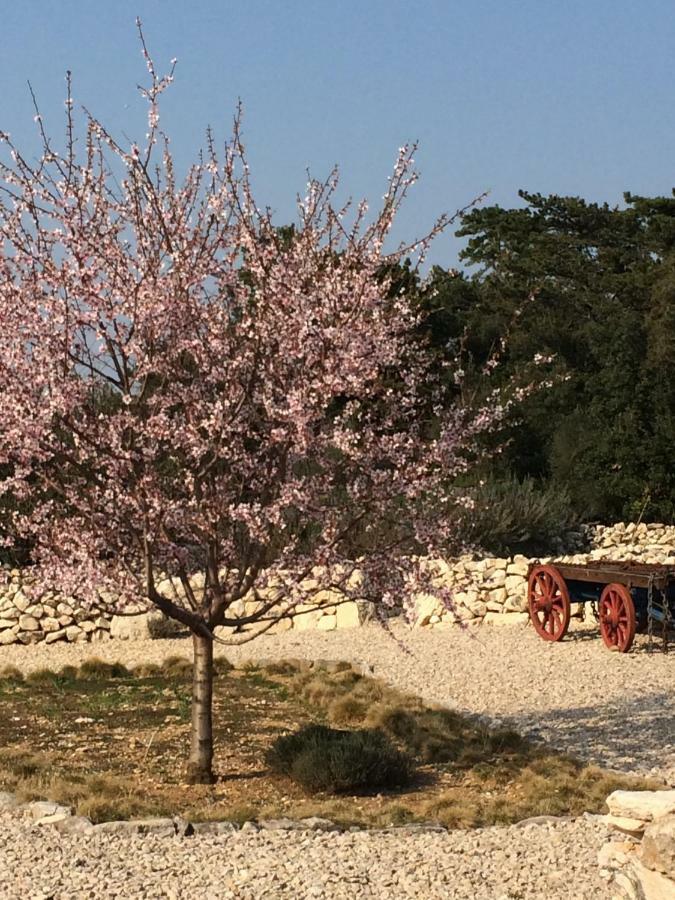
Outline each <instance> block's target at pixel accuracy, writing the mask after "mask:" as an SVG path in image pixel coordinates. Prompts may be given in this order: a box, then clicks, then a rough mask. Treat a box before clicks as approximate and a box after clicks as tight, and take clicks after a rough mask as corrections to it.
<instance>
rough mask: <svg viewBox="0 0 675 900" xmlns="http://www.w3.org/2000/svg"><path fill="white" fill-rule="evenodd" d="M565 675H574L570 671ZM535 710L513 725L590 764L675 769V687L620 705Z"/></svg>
mask: <svg viewBox="0 0 675 900" xmlns="http://www.w3.org/2000/svg"><path fill="white" fill-rule="evenodd" d="M570 677H573V675H572V674H571V675H570ZM597 690H598V703H597V705H595V706H581V707H572V708H570V709H552V710H548V711H546V710H539V711H537V713H536V714H532V715H530V714H523V715H519V716H514V717H512V718H510V719H509V722H510V723H511V724H512V725H513V726H514V727H516V728H519V729H521V730H525V731H527V732H529V733H534V734H535V735H539V736H541V737H542V738H544V739H545V740H547V741H549V742H550V743H551V744H553V746H555V747H557V748H559V749H560V750H564V751H566V752H568V753H571V754H574V755H576V756H579V757H582V758H584V759H587V760H589V761H591V762H594V763H597V764H599V765H603V766H609V767H611V768H615V769H621V770H623V771H626V772H636V771H643V772H644V771H646V770H649V769H658V770H659V771H660V772H662V773H663V774H664V775H665V774H666V773H667V772H668V771H669V770H670V772H671V778H672V777H673V773H674V772H675V724H674V723H675V690H671V691H667V690H666V691H661V692H659V693H653V694H646V695H643V696H642V697H640V698H639V700H635V699H631V700H628V699H627V700H626V701H625V703H622V704H621V705H616V704H613V705H610V704H608V703H603V701H602V683H598V685H597Z"/></svg>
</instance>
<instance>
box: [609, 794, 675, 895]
mask: <svg viewBox="0 0 675 900" xmlns="http://www.w3.org/2000/svg"><path fill="white" fill-rule="evenodd" d="M607 806H608V808H609V814H608V815H606V816H604V819H603V821H604V822H605V824H606V825H608V826H609V828H610V829H611V830H612V832H613V836H614V840H611V841H610V842H609V843H607V844H605V845H604V846H603V847H602V848H601V849H600V852H599V853H598V863H599V865H600V874H601V876H602V877H603V878H605V880H606V881H608V882H609V883H610V884H611V885H612V886H614V887H616V888H618V889H619V890H621V892H622V896H624V897H626V898H628V900H672V898H675V790H671V791H614V793H612V794H610V795H609V797H608V798H607Z"/></svg>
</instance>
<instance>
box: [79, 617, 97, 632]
mask: <svg viewBox="0 0 675 900" xmlns="http://www.w3.org/2000/svg"><path fill="white" fill-rule="evenodd" d="M80 628H81V629H82V631H84V632H86V633H87V634H89V633H90V632H92V631H96V625H94V623H93V622H92V621H91V620H89V619H86V620H85V621H84V622H80Z"/></svg>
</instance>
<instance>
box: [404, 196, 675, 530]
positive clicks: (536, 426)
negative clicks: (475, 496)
mask: <svg viewBox="0 0 675 900" xmlns="http://www.w3.org/2000/svg"><path fill="white" fill-rule="evenodd" d="M520 197H521V199H522V201H523V205H522V207H520V208H514V209H502V208H501V207H498V206H493V207H486V208H476V209H474V210H472V211H471V212H470V213H468V214H467V215H466V216H465V217H464V219H463V221H462V227H461V228H460V229H459V231H458V235H459V236H460V237H464V238H466V239H467V246H466V249H465V250H464V252H463V253H462V258H463V259H464V260H465V261H466V262H467V263H468V264H469V265H470V266H471V274H470V275H461V274H459V273H457V272H447V271H445V270H442V269H440V268H436V269H434V270H433V271H432V273H431V275H430V277H429V279H428V280H427V282H426V283H425V284H424V285H422V286H421V287H420V289H419V291H418V298H417V301H416V302H417V303H418V304H419V306H420V308H421V310H422V312H423V313H424V314H425V327H426V329H427V332H428V334H429V336H430V338H431V341H432V343H433V345H434V346H435V347H436V348H437V349H438V352H439V354H440V355H441V357H445V358H447V357H448V356H449V355H453V354H455V352H456V350H457V347H458V345H459V343H460V341H461V342H462V345H463V347H464V348H465V351H466V353H465V362H466V365H465V366H464V368H465V370H466V372H467V383H466V384H465V386H464V387H463V389H462V391H463V394H464V395H466V396H468V397H469V398H471V397H472V396H475V397H476V398H477V399H480V398H481V397H483V396H484V394H485V391H486V390H487V385H488V380H487V379H485V378H484V376H482V374H481V370H482V367H483V365H484V363H485V361H486V360H487V359H488V357H489V356H490V353H491V352H492V351H493V350H494V349H495V347H496V346H497V345H498V342H499V340H500V338H501V337H502V336H506V337H507V347H506V351H505V352H504V353H503V354H502V357H501V366H500V367H499V369H498V370H497V371H496V372H495V373H494V374H493V376H492V378H491V379H489V384H490V385H492V384H494V382H495V381H496V382H497V383H499V382H502V383H503V382H504V381H505V380H506V379H509V378H512V377H514V376H515V375H518V374H520V373H522V372H524V371H526V370H527V367H528V366H529V365H530V363H531V360H532V358H533V357H534V355H535V354H537V353H539V354H541V355H543V356H549V355H555V362H554V364H553V370H552V371H553V381H554V384H553V386H552V387H548V388H547V389H545V390H542V391H539V392H537V393H535V394H534V395H533V396H531V397H530V398H529V399H527V400H526V401H525V402H524V403H523V404H522V405H521V406H520V408H519V409H518V411H517V413H516V414H515V415H514V418H513V421H512V423H511V424H510V426H509V427H507V429H506V431H505V433H504V435H503V437H504V438H505V439H506V446H505V447H504V451H503V453H502V454H501V456H500V457H499V459H498V460H497V462H496V463H494V464H493V474H494V477H496V479H497V480H498V481H500V480H503V479H506V478H508V477H510V476H516V477H518V478H519V479H521V480H522V479H523V478H526V477H533V478H536V479H541V480H544V481H547V482H549V483H552V484H555V485H559V486H561V487H563V488H565V489H566V491H567V493H568V495H569V498H570V501H571V503H572V505H573V507H574V509H575V510H576V511H577V513H578V514H579V516H580V517H581V518H582V519H583V520H586V521H588V520H603V521H608V522H609V521H613V520H617V519H622V518H629V519H634V518H637V517H638V516H640V515H641V516H642V517H643V518H644V519H647V520H652V521H657V520H661V521H672V520H673V518H674V517H675V465H674V464H673V462H674V457H675V454H674V452H673V447H675V199H674V198H668V197H657V198H643V197H633V196H630V195H626V198H625V199H626V203H627V206H626V208H619V207H610V206H609V205H607V204H604V205H600V204H594V203H587V202H586V201H584V200H582V199H580V198H576V197H559V196H555V195H552V196H550V197H544V196H542V195H539V194H528V193H526V192H523V191H521V192H520ZM530 297H531V298H532V299H529V300H528V298H530ZM537 377H538V378H541V377H542V376H541V375H538V376H536V377H535V380H536V378H537Z"/></svg>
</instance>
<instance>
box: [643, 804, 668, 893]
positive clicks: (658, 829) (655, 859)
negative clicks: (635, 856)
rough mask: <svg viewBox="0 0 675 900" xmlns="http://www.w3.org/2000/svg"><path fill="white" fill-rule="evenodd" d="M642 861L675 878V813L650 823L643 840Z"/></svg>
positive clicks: (651, 867)
mask: <svg viewBox="0 0 675 900" xmlns="http://www.w3.org/2000/svg"><path fill="white" fill-rule="evenodd" d="M641 857H642V862H643V864H644V865H645V866H646V867H647V868H648V869H654V870H655V871H657V872H662V873H663V874H664V875H667V876H668V877H669V878H672V879H673V880H675V815H669V816H662V817H660V818H659V819H657V820H656V821H654V822H652V823H650V824H649V825H648V826H647V828H646V830H645V835H644V838H643V840H642V853H641Z"/></svg>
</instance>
